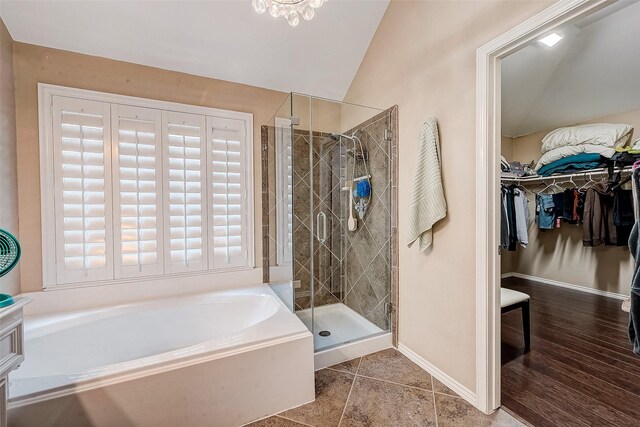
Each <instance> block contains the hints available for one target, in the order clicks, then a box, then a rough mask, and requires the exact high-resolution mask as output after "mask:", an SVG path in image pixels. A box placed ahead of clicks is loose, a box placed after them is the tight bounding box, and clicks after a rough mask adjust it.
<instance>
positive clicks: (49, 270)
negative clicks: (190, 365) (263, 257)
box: [38, 83, 255, 290]
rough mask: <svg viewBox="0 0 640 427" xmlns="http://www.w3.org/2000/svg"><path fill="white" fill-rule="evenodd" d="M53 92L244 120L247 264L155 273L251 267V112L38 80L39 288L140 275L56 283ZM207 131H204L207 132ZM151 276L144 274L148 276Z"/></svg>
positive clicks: (252, 244) (182, 274) (229, 269)
mask: <svg viewBox="0 0 640 427" xmlns="http://www.w3.org/2000/svg"><path fill="white" fill-rule="evenodd" d="M54 96H63V97H68V98H78V99H84V100H92V101H100V102H108V103H112V104H121V105H129V106H132V107H143V108H153V109H159V110H164V111H174V112H177V113H190V114H199V115H203V116H205V117H209V116H213V117H219V118H226V119H236V120H241V121H243V122H244V126H245V129H244V131H245V135H246V144H247V149H246V150H245V153H246V155H245V161H246V165H247V168H248V170H247V175H246V177H247V182H246V194H247V195H248V197H247V198H246V208H247V211H248V212H249V215H247V218H246V221H247V234H246V238H247V241H246V243H247V251H248V253H247V266H243V267H234V268H228V269H219V270H215V271H211V270H209V271H198V272H193V273H175V274H174V273H172V274H163V275H158V276H157V277H163V278H168V277H176V278H177V277H185V276H192V275H193V276H199V275H202V274H211V275H216V274H219V273H226V272H229V271H246V270H251V269H254V268H255V237H254V218H255V208H254V206H255V204H254V200H253V199H254V197H253V195H254V173H253V169H254V167H253V145H254V144H253V114H251V113H244V112H236V111H229V110H222V109H218V108H211V107H201V106H196V105H188V104H180V103H175V102H168V101H159V100H153V99H147V98H138V97H132V96H126V95H117V94H110V93H105V92H97V91H92V90H86V89H77V88H70V87H65V86H58V85H51V84H45V83H38V123H39V148H40V209H41V227H42V229H41V238H42V283H43V286H42V288H43V290H57V289H69V288H77V287H85V286H96V285H115V284H121V283H129V282H131V281H135V280H139V279H140V278H134V279H131V278H127V279H114V280H105V281H95V282H90V283H87V284H84V283H82V284H56V247H55V239H52V238H50V235H51V233H54V232H55V229H56V228H55V227H56V221H55V212H54V209H52V208H51V207H53V206H54V201H55V199H54V197H55V194H54V189H55V186H54V183H55V181H54V171H53V168H52V167H51V165H52V164H53V161H54V150H53V140H52V138H53V135H52V132H51V129H52V126H53V123H52V103H53V97H54ZM207 134H208V132H207ZM152 277H154V276H145V278H152Z"/></svg>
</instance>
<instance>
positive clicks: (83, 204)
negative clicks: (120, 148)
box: [51, 96, 113, 283]
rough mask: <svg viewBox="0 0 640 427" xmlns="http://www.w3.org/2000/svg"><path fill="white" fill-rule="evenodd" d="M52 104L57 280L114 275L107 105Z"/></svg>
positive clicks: (72, 100)
mask: <svg viewBox="0 0 640 427" xmlns="http://www.w3.org/2000/svg"><path fill="white" fill-rule="evenodd" d="M52 104H53V105H52V118H51V119H52V126H53V132H52V135H53V158H54V165H53V167H54V173H53V177H54V188H55V195H54V205H55V210H54V211H55V213H56V215H55V227H56V230H55V231H56V236H57V239H56V242H55V247H56V250H55V254H56V283H76V282H87V281H98V280H107V279H112V278H113V233H112V218H111V209H112V205H111V176H110V162H111V152H110V132H109V130H110V106H109V104H108V103H104V102H96V101H87V100H80V99H75V98H67V97H60V96H53V97H52ZM52 231H53V230H52Z"/></svg>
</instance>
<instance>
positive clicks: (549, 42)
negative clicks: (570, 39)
mask: <svg viewBox="0 0 640 427" xmlns="http://www.w3.org/2000/svg"><path fill="white" fill-rule="evenodd" d="M560 40H562V36H561V35H559V34H556V33H551V34H549V35H548V36H546V37H543V38H541V39H540V40H538V41H539V42H540V43H543V44H545V45H546V46H549V47H553V46H555V44H556V43H558V42H559V41H560Z"/></svg>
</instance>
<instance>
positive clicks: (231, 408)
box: [9, 285, 314, 426]
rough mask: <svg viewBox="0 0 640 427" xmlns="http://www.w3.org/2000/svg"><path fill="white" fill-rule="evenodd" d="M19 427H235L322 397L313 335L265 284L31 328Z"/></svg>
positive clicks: (55, 317)
mask: <svg viewBox="0 0 640 427" xmlns="http://www.w3.org/2000/svg"><path fill="white" fill-rule="evenodd" d="M10 383H11V385H10V387H9V399H10V400H9V402H10V403H9V421H10V425H15V426H23V425H24V426H36V425H37V426H45V425H47V426H49V425H51V426H53V425H61V426H62V425H64V426H73V425H98V426H101V425H105V426H110V425H118V426H127V425H131V426H146V425H149V426H163V425H167V426H174V425H188V426H199V425H203V426H204V425H206V426H236V425H241V424H243V423H246V422H249V421H252V420H255V419H259V418H261V417H264V416H267V415H270V414H273V413H276V412H279V411H282V410H284V409H288V408H291V407H294V406H298V405H301V404H304V403H307V402H309V401H312V400H313V399H314V389H313V343H312V335H311V333H310V332H309V331H308V330H307V329H306V327H305V326H304V325H303V324H302V322H300V321H299V320H298V318H297V317H296V316H295V315H294V314H293V313H291V312H290V311H289V310H287V308H286V307H285V306H284V304H283V303H282V302H281V301H280V300H279V299H278V298H277V297H276V296H275V294H274V293H273V292H272V291H271V290H270V289H269V287H268V286H266V285H261V286H257V287H252V288H243V289H235V290H228V291H219V292H212V293H206V294H200V295H193V296H184V297H174V298H167V299H163V300H157V301H151V302H144V303H135V304H127V305H121V306H114V307H106V308H98V309H91V310H84V311H75V312H67V313H56V314H46V315H39V316H27V317H26V318H25V362H24V363H23V364H22V366H21V367H20V368H19V369H18V370H16V371H14V372H13V373H12V374H11V376H10Z"/></svg>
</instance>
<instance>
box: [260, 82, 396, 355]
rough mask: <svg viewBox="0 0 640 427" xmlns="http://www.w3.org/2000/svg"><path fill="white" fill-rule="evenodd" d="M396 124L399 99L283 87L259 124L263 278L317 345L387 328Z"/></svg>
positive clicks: (391, 308) (391, 324)
mask: <svg viewBox="0 0 640 427" xmlns="http://www.w3.org/2000/svg"><path fill="white" fill-rule="evenodd" d="M396 124H397V107H393V108H391V109H388V110H379V109H375V108H371V107H364V106H359V105H353V104H348V103H344V102H337V101H331V100H326V99H320V98H316V97H312V96H308V95H301V94H291V95H289V96H288V97H287V99H286V101H285V102H284V103H283V104H282V105H281V107H280V109H279V110H278V111H277V112H276V113H275V115H274V117H273V118H272V119H271V121H270V122H269V123H268V124H266V125H264V126H262V147H261V153H262V213H263V215H262V218H263V223H262V225H263V229H262V232H263V246H262V250H263V268H264V270H263V271H264V281H265V282H266V283H269V284H270V285H271V286H272V288H273V289H274V291H276V293H277V294H278V295H279V296H280V297H281V299H282V300H283V301H284V302H285V303H286V304H287V305H288V306H289V308H290V309H291V310H292V311H294V312H295V313H296V314H297V315H298V317H299V318H300V319H301V320H302V321H303V322H304V323H305V325H306V326H307V327H308V328H309V330H310V331H311V332H312V333H313V335H314V346H315V350H316V352H318V351H322V350H327V349H331V348H334V347H337V346H341V345H344V344H347V343H353V342H357V341H360V340H363V339H365V338H372V337H379V336H385V337H391V336H392V335H391V334H392V332H395V325H396V322H395V314H396V312H397V310H396V308H397V306H396V301H397V277H398V275H397V267H398V264H397V260H398V257H397V241H396V239H397V208H396V200H397V186H396V183H397V178H396V177H397V125H396Z"/></svg>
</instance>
